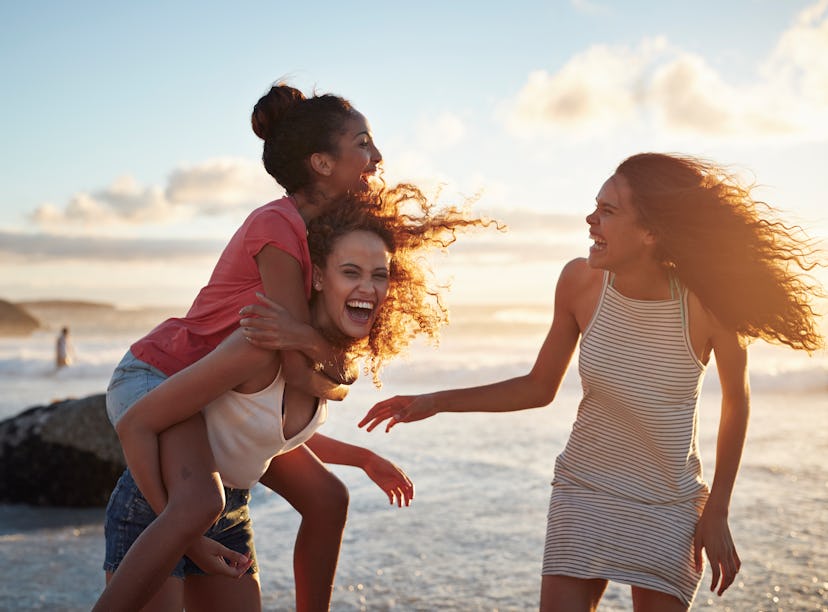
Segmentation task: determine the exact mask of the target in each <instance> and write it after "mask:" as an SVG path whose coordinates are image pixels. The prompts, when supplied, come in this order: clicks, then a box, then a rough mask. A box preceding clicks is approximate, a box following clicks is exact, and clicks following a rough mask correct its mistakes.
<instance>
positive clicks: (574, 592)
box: [540, 576, 607, 612]
mask: <svg viewBox="0 0 828 612" xmlns="http://www.w3.org/2000/svg"><path fill="white" fill-rule="evenodd" d="M606 588H607V581H606V580H604V579H603V578H590V579H584V578H572V577H571V576H544V577H543V580H542V581H541V597H540V609H541V612H581V611H583V612H595V610H597V609H598V602H600V601H601V596H602V595H603V594H604V590H605V589H606Z"/></svg>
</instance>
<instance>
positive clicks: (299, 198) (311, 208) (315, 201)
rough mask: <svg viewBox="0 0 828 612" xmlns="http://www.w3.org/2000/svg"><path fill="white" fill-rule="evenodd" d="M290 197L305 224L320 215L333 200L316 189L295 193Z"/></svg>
mask: <svg viewBox="0 0 828 612" xmlns="http://www.w3.org/2000/svg"><path fill="white" fill-rule="evenodd" d="M290 197H292V198H293V201H294V202H295V203H296V209H297V210H298V211H299V214H300V215H301V217H302V219H304V221H305V223H307V222H308V221H310V220H312V219H315V218H316V217H318V216H319V215H320V214H322V212H323V211H324V210H325V208H326V207H327V206H328V204H329V203H330V201H331V200H332V199H333V198H332V197H331V196H329V195H328V194H326V193H325V192H324V191H323V190H322V189H321V188H318V187H311V188H309V189H307V190H302V191H297V192H296V193H292V194H291V196H290Z"/></svg>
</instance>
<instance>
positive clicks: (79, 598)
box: [0, 305, 828, 612]
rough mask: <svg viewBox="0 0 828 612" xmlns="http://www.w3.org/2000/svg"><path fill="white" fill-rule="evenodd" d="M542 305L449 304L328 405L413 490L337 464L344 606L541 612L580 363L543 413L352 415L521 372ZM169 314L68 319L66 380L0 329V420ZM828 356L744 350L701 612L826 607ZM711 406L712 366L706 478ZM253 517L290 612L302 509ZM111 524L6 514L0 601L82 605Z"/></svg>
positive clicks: (264, 498)
mask: <svg viewBox="0 0 828 612" xmlns="http://www.w3.org/2000/svg"><path fill="white" fill-rule="evenodd" d="M550 313H551V310H550V308H549V306H548V305H506V306H475V307H468V308H455V309H453V313H452V315H453V318H452V321H453V323H452V325H451V326H450V328H449V330H447V332H446V333H445V334H444V338H443V341H442V344H441V346H440V348H439V349H434V348H432V347H429V346H419V345H418V346H415V347H414V348H413V349H412V351H411V354H410V355H409V357H408V358H407V359H405V360H400V361H397V362H394V363H393V364H391V365H389V367H388V368H386V370H385V371H384V373H383V377H382V378H383V383H384V386H383V388H382V389H381V390H377V389H374V388H373V386H372V385H371V384H370V381H369V380H368V379H367V378H365V377H363V378H364V379H363V380H360V381H358V382H357V384H356V385H355V386H354V388H353V390H352V391H351V394H350V395H349V397H348V398H347V399H346V400H345V401H344V402H342V403H341V404H337V405H334V406H332V407H331V410H330V416H329V420H328V422H327V423H326V424H325V426H324V427H323V429H322V433H325V434H326V435H330V436H334V437H339V438H341V439H343V440H346V441H348V442H352V443H355V444H359V445H362V446H368V447H370V448H372V449H374V450H376V451H377V452H380V453H381V454H383V455H385V456H386V457H388V458H389V459H391V460H393V461H394V462H395V463H397V464H398V465H400V466H402V467H403V468H404V469H406V471H407V472H408V474H409V475H410V477H411V478H412V480H413V481H414V482H415V484H416V487H417V490H416V499H415V501H414V503H413V504H412V506H411V507H409V508H397V507H390V506H389V505H388V501H387V499H386V498H385V497H384V495H383V494H382V493H381V492H380V491H379V489H377V488H376V487H375V485H374V484H373V483H372V482H370V481H369V480H368V479H367V477H365V475H364V474H363V473H361V472H360V471H358V470H354V469H352V468H339V467H335V468H334V471H335V472H336V473H337V474H338V475H339V476H340V477H341V478H342V479H343V480H344V481H345V482H346V483H347V484H348V486H349V489H350V491H351V507H350V515H349V519H348V525H347V527H346V531H345V539H344V542H343V548H342V554H341V558H340V563H339V570H338V573H337V581H336V587H335V593H334V598H333V609H334V610H400V611H408V610H417V611H420V610H422V611H432V610H458V611H466V610H468V611H473V610H481V611H483V610H490V611H493V610H501V611H503V610H516V611H520V610H532V609H536V608H537V602H538V592H539V585H540V565H541V556H542V551H543V539H544V532H545V527H546V511H547V504H548V499H549V494H550V490H551V489H550V485H549V483H550V481H551V478H552V471H553V466H554V460H555V457H556V455H557V454H558V453H559V452H560V451H561V450H562V448H563V445H564V444H565V442H566V439H567V436H568V433H569V429H570V427H571V425H572V421H573V419H574V417H575V411H576V409H577V402H578V399H579V383H578V380H577V376H576V375H575V372H574V367H570V372H569V374H568V375H567V378H566V379H565V381H564V383H563V385H562V388H561V391H560V393H559V396H558V397H557V398H556V399H555V401H554V402H553V403H552V404H551V405H550V406H548V407H546V408H542V409H535V410H530V411H525V412H522V413H514V414H499V415H498V414H496V415H483V414H473V415H463V416H460V415H450V414H447V415H439V416H438V417H436V418H434V419H430V420H428V421H425V422H421V423H414V424H409V425H400V426H398V427H397V428H395V429H394V430H393V431H392V432H391V433H390V434H385V433H384V432H381V431H375V432H373V433H370V434H369V433H367V432H364V431H362V430H360V429H358V428H357V427H356V426H355V423H356V422H357V421H358V420H359V419H360V418H361V417H362V415H363V414H364V413H365V411H366V410H367V409H368V408H369V407H370V406H371V405H372V404H373V403H374V402H376V401H378V400H380V399H383V398H385V397H388V396H389V395H393V394H397V393H413V392H422V391H427V390H434V389H439V388H446V387H449V386H460V385H472V384H476V383H481V382H487V381H493V380H497V379H499V378H503V377H508V376H512V375H517V374H521V373H524V372H526V371H527V370H528V369H529V368H530V367H531V364H532V361H533V360H534V357H535V353H536V351H537V348H538V346H539V345H540V342H541V341H542V340H543V337H544V334H545V331H546V327H547V325H548V322H549V319H550V317H551V314H550ZM160 314H161V310H158V311H152V312H144V311H135V312H131V313H124V312H114V313H112V314H111V317H110V319H111V320H110V321H109V322H108V323H107V324H106V325H102V324H100V322H99V323H98V324H93V323H92V322H91V321H87V322H86V323H84V322H83V320H82V318H78V319H75V320H69V322H70V323H72V329H73V337H74V342H75V348H76V352H77V363H76V364H74V365H73V366H71V367H69V368H66V369H64V370H61V371H60V372H54V371H53V365H52V360H53V358H54V352H53V351H54V345H53V341H54V334H53V333H52V332H53V331H54V330H46V331H44V332H38V333H36V334H35V335H33V336H32V337H30V338H28V339H8V338H4V339H0V385H2V388H3V394H2V397H0V418H6V417H9V416H12V415H13V414H16V413H17V412H20V411H22V410H23V409H24V408H26V407H28V406H30V405H35V404H42V403H48V402H49V401H51V400H52V399H62V398H63V397H70V396H74V397H81V396H84V395H87V394H91V393H99V392H102V391H103V390H104V389H105V386H106V380H107V379H108V375H109V372H111V369H112V367H114V365H115V363H116V362H117V361H118V359H120V356H121V354H122V353H123V351H124V350H125V349H126V347H127V346H128V344H129V342H130V341H131V340H132V339H136V338H137V337H138V336H139V335H140V334H141V333H143V332H145V331H148V329H149V328H150V327H151V326H152V324H153V323H152V321H154V317H156V316H158V315H160ZM67 316H68V315H64V317H63V319H62V320H61V321H54V324H55V325H60V324H63V323H65V322H67V321H66V317H67ZM96 316H97V317H99V318H100V315H96ZM93 318H94V317H93ZM158 321H160V319H158ZM158 321H155V322H158ZM826 364H828V358H826V356H825V355H824V354H820V355H816V356H814V357H812V358H805V357H802V356H800V355H798V354H796V353H794V352H793V351H789V350H788V351H784V350H781V351H780V350H778V349H771V348H768V347H765V346H762V345H757V346H755V347H752V349H751V386H752V389H753V393H752V415H751V423H750V428H749V432H748V440H747V446H746V449H745V454H744V459H743V462H742V468H741V471H740V474H739V478H738V480H737V483H736V487H735V491H734V495H733V501H732V504H731V514H730V524H731V528H732V531H733V536H734V540H735V542H736V546H737V548H738V551H739V555H740V557H741V560H742V570H741V572H740V574H739V576H738V577H737V580H736V582H735V583H734V584H733V586H732V587H731V588H730V589H729V590H728V591H727V592H726V593H725V594H724V596H723V597H721V598H719V597H717V596H716V595H715V594H711V593H710V592H709V585H710V574H709V572H707V573H706V574H705V578H704V580H703V582H702V586H701V588H700V590H699V593H698V595H697V597H696V600H695V602H694V604H693V608H692V609H693V610H706V609H711V610H734V611H739V612H741V611H745V610H749V611H753V610H756V611H758V610H802V611H812V610H828V551H826V549H825V546H824V543H825V541H826V534H828V513H826V512H825V508H826V502H828V466H826V462H825V458H826V457H828V366H827V365H826ZM718 403H719V394H718V386H717V384H716V376H715V368H712V367H711V368H709V371H708V373H707V376H706V380H705V383H704V389H703V394H702V402H701V409H700V424H699V426H700V431H699V440H700V449H701V453H702V458H703V460H704V465H705V469H704V473H705V477H706V479H707V480H708V481H709V480H710V478H711V477H712V474H713V470H714V467H715V434H716V426H717V422H718V411H719V407H718ZM251 513H252V516H253V521H254V528H255V532H256V546H257V553H258V557H259V564H260V567H261V572H262V573H261V579H262V592H263V601H264V608H265V609H266V610H290V609H292V608H293V587H292V585H293V576H292V569H291V564H292V546H293V538H294V536H295V533H296V529H297V526H298V517H297V516H296V514H295V512H294V511H293V510H292V508H290V507H289V506H288V504H287V503H286V502H284V501H283V500H282V499H281V498H279V497H278V496H277V495H275V494H273V493H272V492H269V491H267V490H265V489H264V488H262V487H257V488H256V489H254V491H253V499H252V502H251ZM102 517H103V509H102V508H94V509H56V508H30V507H23V506H11V505H5V506H0V571H2V574H0V575H2V576H3V578H0V609H3V610H6V609H8V610H67V611H69V610H87V609H89V607H90V606H91V605H92V603H93V602H94V601H95V598H96V597H97V594H98V592H99V591H100V589H101V588H102V585H103V571H102V570H101V563H102V559H103V526H102ZM600 609H601V610H629V609H631V604H630V598H629V588H628V587H625V586H623V585H618V584H611V585H610V587H609V588H608V589H607V592H606V595H605V596H604V599H603V602H602V604H601V607H600Z"/></svg>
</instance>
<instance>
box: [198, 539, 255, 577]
mask: <svg viewBox="0 0 828 612" xmlns="http://www.w3.org/2000/svg"><path fill="white" fill-rule="evenodd" d="M184 554H186V555H187V556H188V557H189V558H190V559H191V560H192V561H193V563H195V564H196V565H197V566H198V567H199V568H201V570H202V571H204V572H206V573H207V574H210V575H220V576H229V577H231V578H239V577H241V576H243V575H244V573H245V572H246V571H247V570H248V569H249V568H250V566H251V565H253V559H248V558H247V555H243V554H242V553H240V552H236V551H235V550H230V549H229V548H227V547H226V546H224V545H222V544H219V543H218V542H216V541H215V540H213V539H211V538H208V537H207V536H201V537H200V538H199V539H198V540H197V541H196V542H195V543H194V544H193V545H192V546H190V547H189V548H188V549H187V550H186V551H185V553H184Z"/></svg>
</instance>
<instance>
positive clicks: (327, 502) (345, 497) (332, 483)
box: [303, 474, 351, 528]
mask: <svg viewBox="0 0 828 612" xmlns="http://www.w3.org/2000/svg"><path fill="white" fill-rule="evenodd" d="M313 499H314V503H313V504H312V505H311V506H310V507H308V508H307V509H306V512H305V513H303V516H304V518H306V519H310V520H313V521H314V522H315V523H317V524H319V523H321V524H325V525H328V526H330V527H338V528H342V527H344V526H345V521H346V520H347V518H348V504H349V503H350V499H351V496H350V493H349V492H348V487H347V486H345V483H344V482H342V481H341V480H339V478H337V477H336V476H334V475H333V474H331V477H330V478H329V479H327V481H326V482H325V484H324V486H321V487H319V488H318V489H317V490H316V491H315V492H314V497H313Z"/></svg>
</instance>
